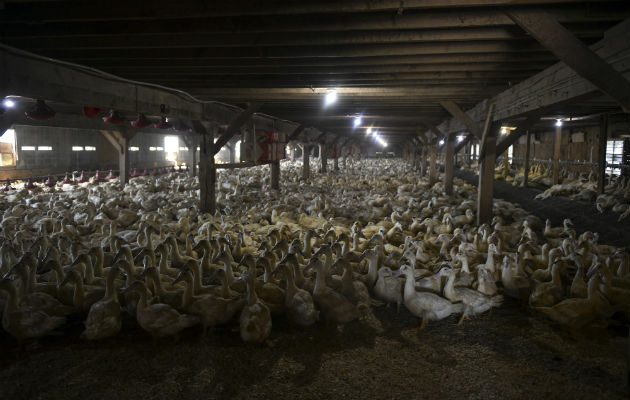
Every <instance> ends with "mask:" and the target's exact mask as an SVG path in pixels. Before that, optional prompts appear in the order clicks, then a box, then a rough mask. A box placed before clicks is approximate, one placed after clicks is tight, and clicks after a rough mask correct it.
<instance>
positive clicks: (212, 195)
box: [193, 121, 217, 214]
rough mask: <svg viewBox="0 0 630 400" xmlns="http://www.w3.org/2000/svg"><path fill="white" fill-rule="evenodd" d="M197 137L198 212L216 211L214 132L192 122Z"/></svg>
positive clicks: (197, 122) (211, 212)
mask: <svg viewBox="0 0 630 400" xmlns="http://www.w3.org/2000/svg"><path fill="white" fill-rule="evenodd" d="M193 127H194V129H195V131H196V132H197V133H198V134H199V135H200V136H199V139H200V140H199V211H201V212H207V213H210V214H214V212H215V211H216V202H217V199H216V180H217V175H216V173H217V171H216V169H215V167H214V132H208V131H207V130H206V128H205V127H204V126H203V125H202V124H201V122H199V121H193Z"/></svg>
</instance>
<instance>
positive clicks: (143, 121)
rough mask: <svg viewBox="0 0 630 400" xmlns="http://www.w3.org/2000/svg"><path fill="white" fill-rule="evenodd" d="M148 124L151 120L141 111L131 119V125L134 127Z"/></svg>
mask: <svg viewBox="0 0 630 400" xmlns="http://www.w3.org/2000/svg"><path fill="white" fill-rule="evenodd" d="M149 125H151V121H149V119H148V118H147V117H145V116H144V114H142V113H138V117H137V118H136V119H135V120H133V121H131V126H133V127H134V128H146V127H147V126H149Z"/></svg>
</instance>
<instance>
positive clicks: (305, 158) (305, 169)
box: [302, 144, 311, 180]
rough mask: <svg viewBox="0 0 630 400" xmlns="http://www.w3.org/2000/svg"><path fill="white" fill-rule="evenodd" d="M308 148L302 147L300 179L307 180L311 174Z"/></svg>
mask: <svg viewBox="0 0 630 400" xmlns="http://www.w3.org/2000/svg"><path fill="white" fill-rule="evenodd" d="M308 150H309V149H308V146H307V145H305V144H304V145H302V179H304V180H307V179H308V178H309V176H310V173H311V167H310V165H309V156H310V155H309V152H308Z"/></svg>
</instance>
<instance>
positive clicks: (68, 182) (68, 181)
mask: <svg viewBox="0 0 630 400" xmlns="http://www.w3.org/2000/svg"><path fill="white" fill-rule="evenodd" d="M61 184H62V185H72V184H74V181H73V180H72V179H70V173H68V172H66V176H65V177H64V178H63V181H62V182H61Z"/></svg>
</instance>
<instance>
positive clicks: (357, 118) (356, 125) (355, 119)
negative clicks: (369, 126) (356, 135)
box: [354, 115, 362, 128]
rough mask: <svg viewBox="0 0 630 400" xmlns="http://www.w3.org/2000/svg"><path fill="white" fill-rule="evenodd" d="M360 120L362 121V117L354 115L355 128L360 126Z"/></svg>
mask: <svg viewBox="0 0 630 400" xmlns="http://www.w3.org/2000/svg"><path fill="white" fill-rule="evenodd" d="M361 122H362V119H361V116H360V115H359V116H356V117H354V127H355V128H356V127H359V126H361Z"/></svg>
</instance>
